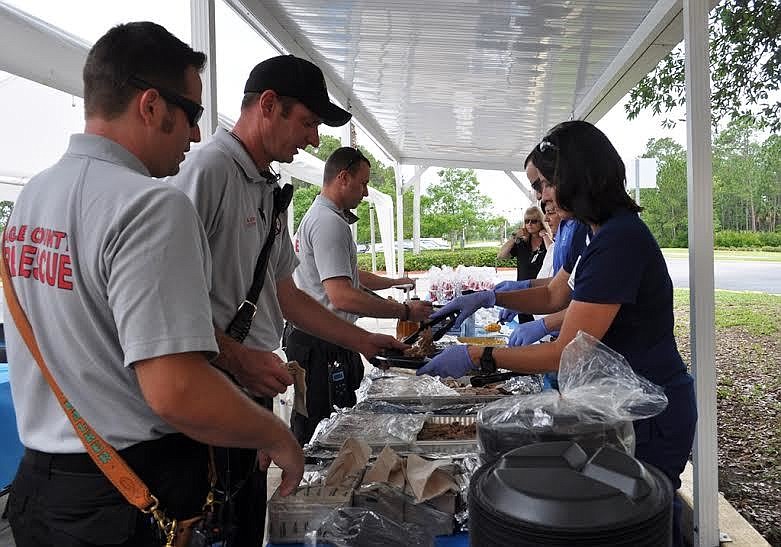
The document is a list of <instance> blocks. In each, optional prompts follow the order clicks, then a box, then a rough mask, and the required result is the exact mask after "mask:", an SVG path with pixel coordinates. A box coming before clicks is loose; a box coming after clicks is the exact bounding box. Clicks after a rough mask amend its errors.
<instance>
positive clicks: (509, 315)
mask: <svg viewBox="0 0 781 547" xmlns="http://www.w3.org/2000/svg"><path fill="white" fill-rule="evenodd" d="M516 315H518V312H517V311H513V310H508V309H507V308H502V309H501V311H499V322H500V323H509V322H510V321H512V320H513V319H515V316H516Z"/></svg>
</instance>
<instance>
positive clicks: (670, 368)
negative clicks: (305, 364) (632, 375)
mask: <svg viewBox="0 0 781 547" xmlns="http://www.w3.org/2000/svg"><path fill="white" fill-rule="evenodd" d="M531 161H532V162H533V164H534V165H535V166H536V167H537V169H538V170H539V171H540V174H541V178H542V180H543V184H545V185H547V186H550V187H552V189H553V191H554V192H555V198H556V199H555V200H556V202H557V203H558V206H559V209H562V210H564V211H566V212H569V213H571V214H572V215H573V216H574V217H575V218H577V219H578V220H580V221H581V222H583V223H585V224H588V225H589V226H590V227H591V229H592V232H593V236H592V237H591V240H590V243H589V245H588V246H587V247H586V248H585V250H584V251H583V254H582V255H581V256H580V259H579V260H578V261H577V262H576V263H575V264H573V265H571V266H570V268H569V269H567V268H563V269H562V270H560V271H559V272H558V273H557V274H556V276H555V277H554V278H553V280H552V281H551V282H550V284H549V285H547V286H544V287H536V288H532V289H527V290H522V291H515V292H503V293H494V292H493V291H481V292H477V293H474V294H471V295H467V296H464V297H461V298H459V299H457V300H455V301H453V302H451V303H450V304H449V305H448V306H445V307H444V308H443V309H442V310H441V311H439V312H438V313H437V314H435V316H434V317H436V316H437V315H440V314H446V313H450V312H452V311H454V310H459V311H461V317H462V318H466V317H467V316H468V315H471V314H472V313H474V311H475V310H476V309H478V308H480V307H491V306H494V305H499V306H503V307H505V308H510V309H513V310H523V311H525V312H529V313H552V312H556V311H559V310H561V309H564V308H565V307H567V305H569V307H568V308H567V312H566V316H565V319H564V323H563V325H562V328H561V332H560V335H559V337H558V339H557V340H556V341H554V342H551V343H547V344H535V345H531V346H525V347H512V348H497V349H495V350H493V355H492V356H483V353H484V349H483V348H480V347H474V346H455V347H452V348H449V349H448V350H446V351H445V352H443V353H442V354H440V355H439V356H437V357H436V358H434V359H433V360H432V361H431V362H430V363H429V364H428V365H427V366H426V367H424V368H423V369H421V370H420V371H419V373H423V374H432V375H438V376H453V377H460V376H463V375H464V374H465V373H467V372H468V371H469V370H471V369H474V368H478V367H479V366H480V362H481V357H482V358H483V359H484V361H483V362H484V364H486V366H490V365H491V363H490V362H489V363H486V362H485V359H490V357H493V361H494V364H495V365H496V366H498V367H500V368H506V369H509V370H514V371H519V372H527V373H542V372H550V371H556V370H558V366H559V360H560V357H561V352H562V350H563V349H564V347H565V346H566V345H567V344H568V343H569V342H570V341H571V340H572V339H573V338H574V337H575V335H576V334H577V332H578V331H580V330H582V331H584V332H587V333H589V334H591V335H592V336H594V337H596V338H598V339H601V340H602V342H604V343H605V344H607V345H608V346H610V347H611V348H612V349H614V350H616V351H617V352H619V353H621V354H622V355H623V356H624V357H626V359H627V361H628V362H629V364H630V366H631V367H632V369H633V370H634V371H635V372H636V373H638V374H640V375H642V376H644V377H646V378H647V379H649V380H651V381H652V382H654V383H655V384H657V385H660V386H662V387H663V388H664V390H665V393H666V395H667V398H668V406H667V408H666V409H665V410H664V412H662V413H661V414H659V415H658V416H654V417H653V418H649V419H647V420H640V421H637V422H635V424H634V427H635V436H636V448H635V456H636V457H637V458H638V459H640V460H642V461H645V462H648V463H649V464H651V465H653V466H655V467H656V468H658V469H659V470H661V471H662V472H664V473H665V474H666V475H667V477H669V479H670V480H671V481H672V483H673V487H674V488H675V489H678V487H680V484H681V482H680V474H681V473H682V472H683V469H684V466H685V465H686V461H687V459H688V456H689V453H690V451H691V447H692V442H693V439H694V429H695V425H696V422H697V408H696V403H695V398H694V384H693V381H692V378H691V376H689V374H688V373H687V372H686V366H685V365H684V363H683V360H682V359H681V356H680V353H679V352H678V348H677V346H676V343H675V337H674V336H673V324H674V319H673V287H672V281H671V280H670V274H669V272H668V271H667V265H666V264H665V261H664V257H663V256H662V252H661V250H660V249H659V245H658V244H657V243H656V240H655V239H654V237H653V235H652V234H651V232H650V231H649V230H648V227H647V226H646V225H645V223H644V222H643V221H642V220H641V219H640V217H639V216H638V213H639V212H640V211H641V208H640V207H639V206H638V205H637V204H636V203H635V202H634V201H633V200H632V198H631V197H630V196H629V194H627V192H626V177H625V169H624V163H623V161H622V160H621V158H620V156H619V155H618V152H616V149H615V148H614V147H613V145H612V144H611V142H610V141H609V140H608V138H607V137H606V136H605V135H604V133H602V132H601V131H600V130H599V129H597V128H596V127H595V126H593V125H591V124H590V123H587V122H584V121H579V120H575V121H568V122H564V123H561V124H559V125H557V126H556V127H554V128H553V129H552V130H551V131H550V132H549V133H548V135H547V136H546V137H545V138H544V139H543V140H542V142H540V144H538V145H537V146H536V147H535V148H534V151H533V152H532V154H531ZM459 320H461V318H460V319H459ZM489 353H490V351H489ZM675 499H676V502H675V506H674V516H673V531H674V532H673V537H674V540H675V541H674V543H675V544H676V545H680V544H681V537H680V531H679V525H678V523H679V516H680V507H679V505H678V503H679V502H678V500H677V497H676V498H675Z"/></svg>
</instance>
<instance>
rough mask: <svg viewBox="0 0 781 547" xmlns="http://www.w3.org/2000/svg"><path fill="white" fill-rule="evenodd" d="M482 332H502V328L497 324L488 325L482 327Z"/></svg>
mask: <svg viewBox="0 0 781 547" xmlns="http://www.w3.org/2000/svg"><path fill="white" fill-rule="evenodd" d="M483 330H484V331H485V332H499V331H500V330H502V326H501V325H500V324H499V323H488V324H487V325H486V326H485V327H483Z"/></svg>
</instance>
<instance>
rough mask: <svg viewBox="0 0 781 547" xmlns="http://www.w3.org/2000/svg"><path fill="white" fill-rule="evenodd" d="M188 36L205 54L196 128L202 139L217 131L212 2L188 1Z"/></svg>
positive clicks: (214, 37)
mask: <svg viewBox="0 0 781 547" xmlns="http://www.w3.org/2000/svg"><path fill="white" fill-rule="evenodd" d="M190 35H191V38H192V47H193V49H195V50H196V51H203V52H204V53H205V54H206V66H205V67H204V69H203V72H202V73H201V82H202V83H203V91H202V92H201V97H202V100H203V116H201V121H199V122H198V126H199V128H200V130H201V135H202V136H203V137H209V136H211V135H212V133H214V132H215V131H216V130H217V127H218V121H217V46H216V36H215V30H214V0H190Z"/></svg>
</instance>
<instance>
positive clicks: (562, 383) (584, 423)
mask: <svg viewBox="0 0 781 547" xmlns="http://www.w3.org/2000/svg"><path fill="white" fill-rule="evenodd" d="M559 389H560V392H557V391H545V392H542V393H539V394H536V395H524V396H518V397H508V398H506V399H503V400H499V401H496V402H493V403H490V404H488V405H486V406H485V407H484V408H483V409H482V410H480V412H478V415H477V432H478V443H479V445H480V450H481V452H482V453H483V457H484V459H485V460H486V461H494V460H495V459H497V458H498V457H499V456H500V455H501V454H503V453H505V452H507V451H509V450H512V449H513V448H517V447H518V446H523V445H525V444H531V443H533V442H543V441H552V440H564V439H570V440H574V441H577V442H579V443H581V445H582V446H583V447H584V449H585V450H586V451H587V452H589V450H596V449H597V448H599V447H600V446H602V445H603V444H609V445H611V446H614V447H615V448H618V449H619V450H623V451H624V452H626V453H628V454H630V455H633V454H634V429H633V427H632V423H631V422H632V421H634V420H641V419H644V418H650V417H651V416H655V415H656V414H659V413H660V412H662V411H663V410H664V409H665V407H666V406H667V397H666V396H665V394H664V390H663V389H662V388H661V387H659V386H657V385H656V384H654V383H652V382H650V381H648V380H647V379H645V378H643V377H642V376H639V375H637V374H635V372H634V371H633V370H632V369H631V367H630V366H629V364H628V363H627V361H626V359H624V357H623V356H621V355H620V354H619V353H617V352H615V351H613V350H612V349H610V348H608V347H607V346H606V345H604V344H602V343H601V342H600V341H599V340H597V339H596V338H594V337H592V336H590V335H588V334H586V333H583V332H579V333H578V335H577V336H576V337H575V339H574V340H573V341H572V342H570V343H569V344H568V345H567V347H566V348H565V349H564V351H563V352H562V356H561V364H560V366H559Z"/></svg>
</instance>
